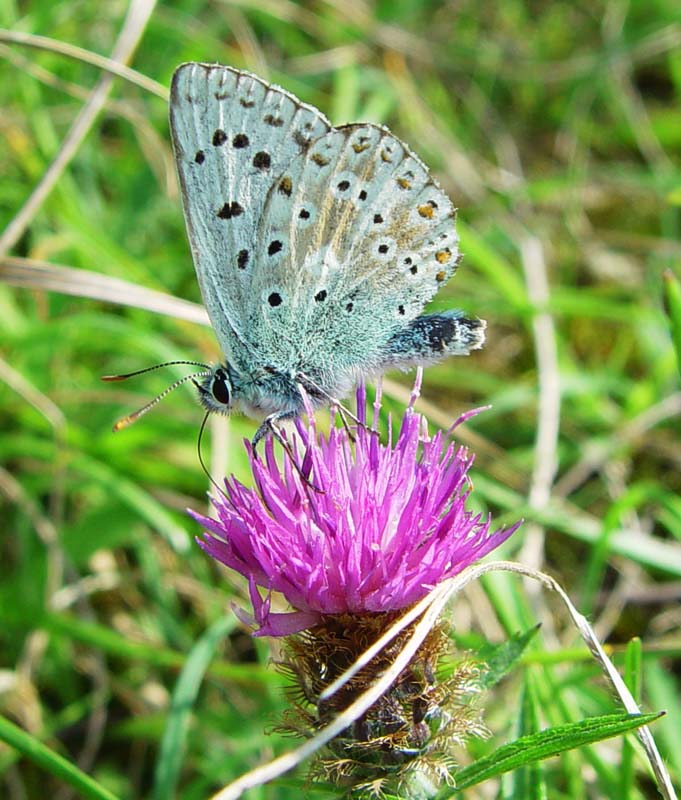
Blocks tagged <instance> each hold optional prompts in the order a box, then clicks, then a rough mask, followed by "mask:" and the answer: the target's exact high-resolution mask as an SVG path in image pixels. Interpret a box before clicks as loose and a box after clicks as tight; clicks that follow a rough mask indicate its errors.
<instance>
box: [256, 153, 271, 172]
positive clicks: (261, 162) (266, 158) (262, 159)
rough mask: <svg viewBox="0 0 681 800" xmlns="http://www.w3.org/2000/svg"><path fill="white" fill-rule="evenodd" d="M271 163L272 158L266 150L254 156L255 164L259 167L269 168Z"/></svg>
mask: <svg viewBox="0 0 681 800" xmlns="http://www.w3.org/2000/svg"><path fill="white" fill-rule="evenodd" d="M271 164H272V159H271V158H270V154H269V153H266V152H265V151H264V150H261V151H260V152H259V153H256V154H255V155H254V156H253V166H254V167H256V168H257V169H262V170H266V169H269V168H270V166H271Z"/></svg>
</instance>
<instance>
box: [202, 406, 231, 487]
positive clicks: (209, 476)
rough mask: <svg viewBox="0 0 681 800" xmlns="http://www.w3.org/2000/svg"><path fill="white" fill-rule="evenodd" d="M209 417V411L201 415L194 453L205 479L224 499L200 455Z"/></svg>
mask: <svg viewBox="0 0 681 800" xmlns="http://www.w3.org/2000/svg"><path fill="white" fill-rule="evenodd" d="M209 416H210V411H206V413H205V414H204V415H203V420H202V422H201V427H200V428H199V438H198V440H197V442H196V452H197V453H198V456H199V464H201V468H202V469H203V471H204V472H205V473H206V477H207V478H208V480H209V481H210V482H211V483H212V484H213V486H214V487H215V488H216V489H217V490H218V492H220V494H221V495H222V496H223V497H226V495H225V491H224V489H222V488H221V487H220V486H218V484H217V483H216V482H215V480H214V478H213V476H212V475H211V474H210V471H209V470H208V467H207V466H206V462H205V461H204V460H203V455H202V454H201V441H202V439H203V432H204V431H205V430H206V423H207V422H208V417H209Z"/></svg>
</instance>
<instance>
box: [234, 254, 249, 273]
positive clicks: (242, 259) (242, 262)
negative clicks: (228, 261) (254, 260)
mask: <svg viewBox="0 0 681 800" xmlns="http://www.w3.org/2000/svg"><path fill="white" fill-rule="evenodd" d="M248 255H249V253H248V250H239V255H238V256H237V257H236V265H237V267H239V269H246V265H247V264H248Z"/></svg>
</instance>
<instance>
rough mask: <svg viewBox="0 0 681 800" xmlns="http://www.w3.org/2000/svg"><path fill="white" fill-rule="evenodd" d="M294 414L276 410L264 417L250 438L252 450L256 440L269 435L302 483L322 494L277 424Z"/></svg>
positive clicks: (321, 490) (258, 440)
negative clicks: (298, 460) (305, 471)
mask: <svg viewBox="0 0 681 800" xmlns="http://www.w3.org/2000/svg"><path fill="white" fill-rule="evenodd" d="M296 416H297V414H295V413H293V412H291V411H286V412H277V413H275V414H270V415H269V416H268V417H265V419H264V420H263V421H262V423H261V424H260V427H259V428H258V430H257V431H256V432H255V436H254V437H253V439H252V440H251V444H252V445H253V452H255V448H256V446H257V444H258V442H260V441H261V440H262V439H264V438H265V436H267V435H271V436H272V437H273V438H274V439H275V440H276V441H277V442H279V444H280V445H281V447H282V449H283V451H284V453H286V455H287V456H288V458H289V460H290V461H291V464H292V465H293V468H294V469H295V471H296V472H297V473H298V475H299V476H300V479H301V480H302V481H303V483H305V484H306V485H307V486H309V487H310V489H312V490H313V491H315V492H319V493H320V494H324V490H323V489H320V488H319V487H318V486H315V484H314V483H312V481H311V480H310V476H309V475H306V474H305V473H304V472H303V470H302V467H301V466H300V464H299V463H298V462H297V461H296V457H295V454H294V452H293V448H292V447H291V445H290V443H289V441H288V440H287V439H286V437H285V436H284V434H283V433H282V431H281V429H280V428H279V426H278V424H277V423H279V422H283V421H284V420H287V419H295V417H296Z"/></svg>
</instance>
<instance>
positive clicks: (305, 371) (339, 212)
mask: <svg viewBox="0 0 681 800" xmlns="http://www.w3.org/2000/svg"><path fill="white" fill-rule="evenodd" d="M170 126H171V132H172V141H173V147H174V152H175V159H176V163H177V170H178V173H179V177H180V183H181V187H182V201H183V206H184V215H185V220H186V224H187V231H188V234H189V242H190V245H191V251H192V256H193V259H194V266H195V268H196V274H197V276H198V280H199V284H200V286H201V292H202V295H203V300H204V303H205V305H206V309H207V310H208V315H209V317H210V320H211V323H212V325H213V329H214V330H215V335H216V336H217V339H218V342H219V344H220V347H221V348H222V352H223V354H224V357H225V362H224V363H223V364H220V365H218V366H216V367H213V368H211V369H210V371H209V372H207V373H205V374H204V375H203V377H202V381H201V383H200V384H198V385H199V393H200V399H201V401H202V403H203V404H204V405H205V407H206V408H207V409H209V410H210V411H219V412H227V411H229V410H230V409H231V408H233V407H237V408H240V409H242V410H243V411H245V412H246V413H248V414H249V415H252V416H256V417H258V416H259V417H260V418H262V417H263V416H264V417H265V421H264V422H263V423H262V424H261V426H260V427H259V428H258V431H257V433H256V435H255V439H254V442H257V441H258V440H259V439H260V438H261V437H262V436H263V435H264V434H266V433H267V432H268V431H273V430H275V427H274V426H275V423H276V422H277V421H279V420H282V419H285V418H287V417H293V416H296V415H298V414H299V413H300V412H301V411H302V410H303V398H302V394H301V387H302V388H304V390H305V392H306V393H307V394H308V396H309V398H310V400H311V402H312V404H313V405H323V404H326V403H329V402H333V401H334V400H336V399H337V398H341V397H343V396H344V395H345V394H346V393H347V392H348V391H349V390H350V389H351V387H352V386H353V384H354V383H355V382H356V381H358V380H360V379H362V378H364V377H367V376H370V375H372V374H376V373H380V372H382V371H383V370H385V369H387V368H391V367H398V368H400V367H401V368H405V367H409V366H413V365H418V364H430V363H433V362H436V361H439V360H440V359H442V358H444V357H445V356H449V355H467V354H468V353H469V352H470V351H471V350H475V349H477V348H479V347H481V346H482V344H483V342H484V329H485V323H484V321H483V320H479V319H467V318H465V317H464V316H463V315H462V314H461V313H460V312H458V311H445V312H443V313H439V314H427V315H421V316H420V314H421V312H422V310H423V307H424V305H425V304H426V303H427V302H428V301H429V300H430V299H431V298H432V297H433V295H434V294H435V293H436V291H437V290H438V288H439V287H440V286H442V285H443V284H444V283H445V281H447V280H448V279H449V278H450V277H451V276H452V275H453V274H454V272H455V270H456V266H457V263H458V260H459V252H458V247H457V244H458V240H457V236H456V232H455V227H454V221H455V215H456V211H455V209H454V207H453V206H452V203H451V202H450V200H449V199H448V198H447V196H446V195H445V194H444V192H443V191H442V189H441V188H440V186H439V185H438V183H437V182H436V181H435V179H434V178H433V177H432V176H431V175H430V174H429V172H428V170H427V168H426V167H425V165H424V164H423V163H422V162H421V160H420V159H419V158H418V157H417V156H415V155H414V154H413V153H412V152H411V151H410V150H409V148H408V147H407V146H406V145H405V144H403V143H402V142H400V141H399V139H397V138H396V137H394V136H393V135H392V134H391V133H390V131H389V130H388V129H387V128H384V127H382V126H380V125H373V124H369V123H367V124H362V123H357V124H351V125H342V126H339V127H333V126H332V125H331V124H330V123H329V121H328V120H327V119H326V118H325V117H324V115H323V114H322V113H321V112H320V111H318V110H317V109H316V108H313V107H312V106H310V105H307V104H305V103H302V102H301V101H300V100H298V98H297V97H295V96H294V95H292V94H290V93H289V92H287V91H285V90H284V89H281V88H279V87H278V86H274V85H271V84H269V83H267V82H265V81H264V80H261V79H260V78H258V77H256V76H255V75H252V74H250V73H248V72H244V71H242V70H238V69H233V68H231V67H224V66H220V65H214V64H199V63H188V64H182V65H181V66H180V67H178V69H177V70H176V72H175V74H174V76H173V81H172V89H171V99H170Z"/></svg>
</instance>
